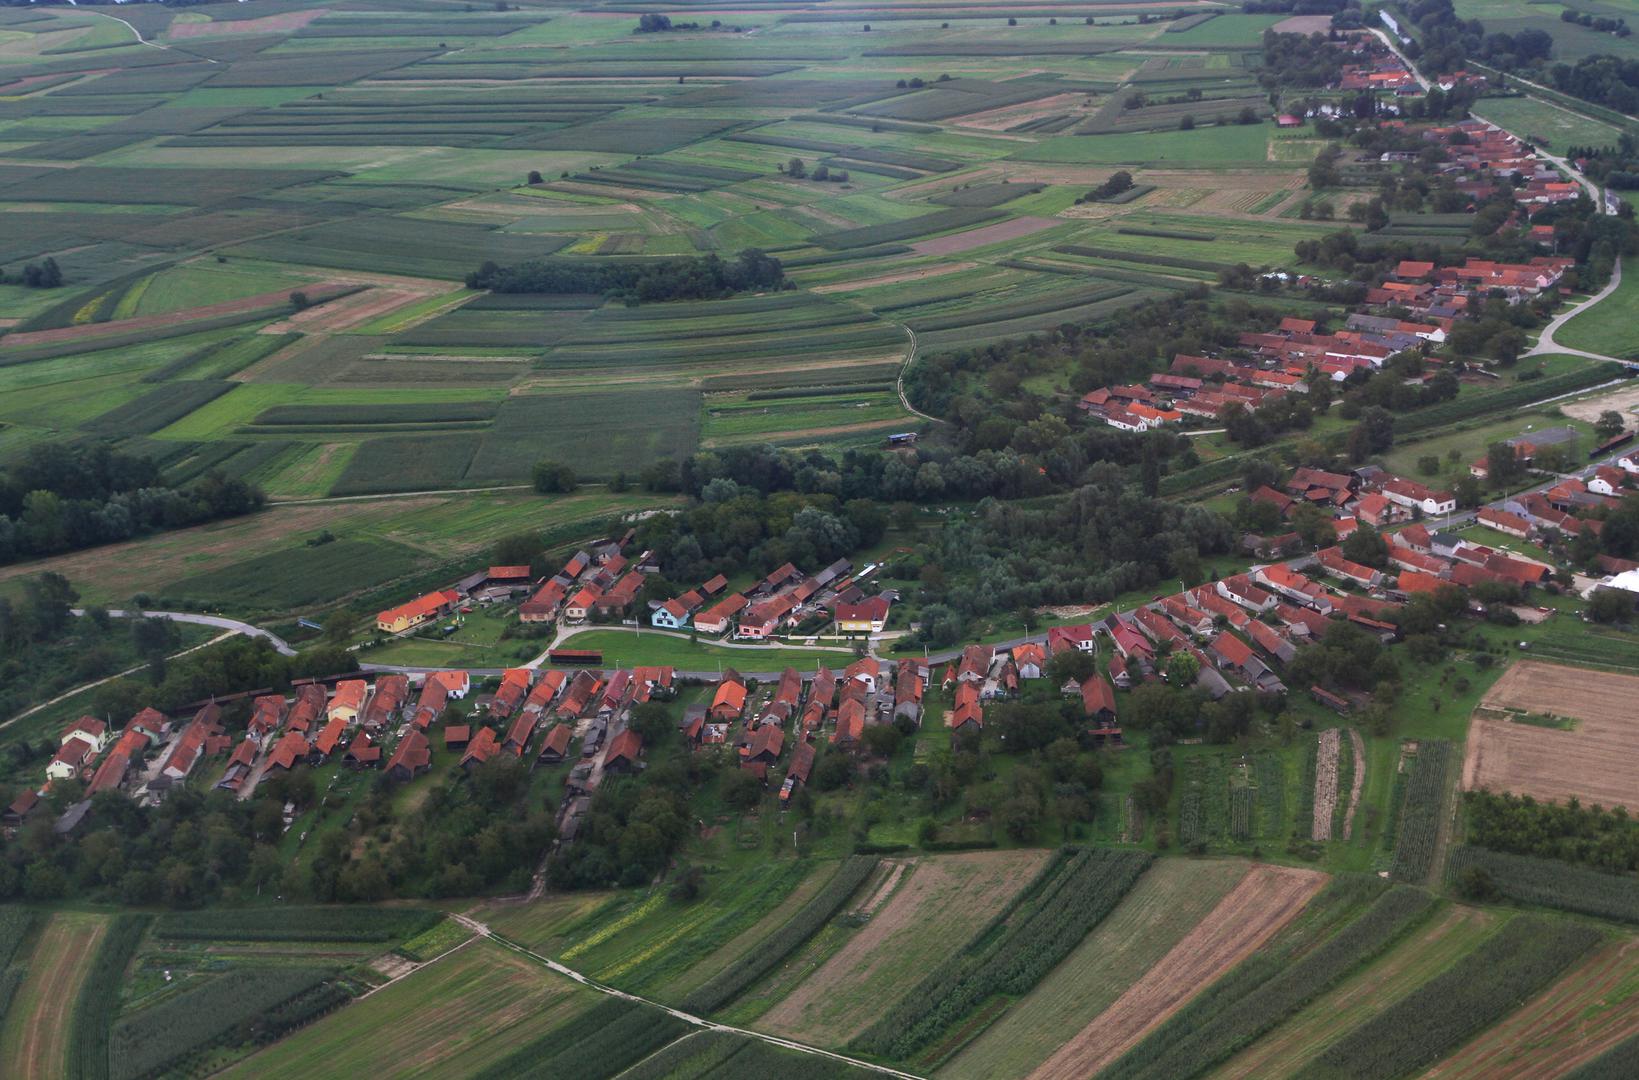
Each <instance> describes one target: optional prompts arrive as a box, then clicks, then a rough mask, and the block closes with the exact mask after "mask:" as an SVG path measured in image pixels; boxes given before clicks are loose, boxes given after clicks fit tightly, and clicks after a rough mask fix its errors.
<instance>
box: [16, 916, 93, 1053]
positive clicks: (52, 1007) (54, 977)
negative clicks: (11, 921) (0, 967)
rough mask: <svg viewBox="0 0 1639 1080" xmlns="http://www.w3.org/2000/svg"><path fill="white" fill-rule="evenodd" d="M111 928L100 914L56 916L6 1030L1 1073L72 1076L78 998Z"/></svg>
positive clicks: (40, 944)
mask: <svg viewBox="0 0 1639 1080" xmlns="http://www.w3.org/2000/svg"><path fill="white" fill-rule="evenodd" d="M107 928H108V920H107V919H106V918H103V917H102V916H99V915H85V914H79V913H66V912H65V913H61V914H57V915H53V916H51V920H50V922H48V923H46V927H45V930H44V931H43V932H42V933H41V934H40V940H39V941H37V942H35V945H34V952H33V954H32V956H31V959H30V962H29V965H28V977H27V978H25V979H24V980H23V984H22V985H21V986H20V987H18V988H17V992H16V997H14V998H13V999H12V1002H11V1007H10V1008H9V1009H8V1010H7V1013H6V1018H7V1022H6V1025H5V1028H4V1030H3V1031H0V1047H4V1052H3V1053H0V1075H4V1076H6V1077H10V1078H12V1080H48V1078H53V1077H59V1076H65V1075H67V1063H68V1043H69V1040H70V1039H71V1038H72V1037H73V1024H72V1016H73V1012H74V1002H75V1001H76V999H78V997H79V994H80V983H81V982H82V981H83V980H84V978H85V976H86V973H87V972H89V971H90V970H91V958H92V957H93V956H95V955H96V953H97V946H98V945H100V944H101V943H102V937H103V933H104V931H106V930H107Z"/></svg>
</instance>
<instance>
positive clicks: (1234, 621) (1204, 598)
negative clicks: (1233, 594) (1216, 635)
mask: <svg viewBox="0 0 1639 1080" xmlns="http://www.w3.org/2000/svg"><path fill="white" fill-rule="evenodd" d="M1216 589H1217V586H1216V585H1197V586H1196V587H1195V588H1193V589H1190V590H1189V591H1188V592H1187V593H1186V595H1187V596H1188V597H1189V598H1190V600H1192V601H1193V602H1194V603H1195V606H1196V607H1198V608H1200V609H1201V610H1202V611H1205V612H1207V613H1208V614H1209V615H1211V616H1212V617H1213V619H1214V621H1216V620H1217V619H1218V618H1220V617H1221V618H1223V619H1224V620H1225V621H1226V622H1228V623H1229V625H1230V626H1245V625H1246V621H1247V619H1249V618H1250V617H1251V616H1249V615H1247V613H1246V612H1245V611H1244V610H1242V609H1241V608H1239V607H1237V606H1236V605H1235V604H1233V603H1231V602H1230V601H1228V600H1226V599H1224V598H1223V597H1222V596H1220V595H1219V594H1218V592H1217V591H1216Z"/></svg>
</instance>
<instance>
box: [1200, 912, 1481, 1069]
mask: <svg viewBox="0 0 1639 1080" xmlns="http://www.w3.org/2000/svg"><path fill="white" fill-rule="evenodd" d="M1496 928H1497V919H1496V917H1495V916H1492V915H1489V914H1487V913H1485V912H1482V911H1479V910H1477V909H1475V908H1468V907H1453V908H1450V909H1449V910H1447V911H1446V912H1444V913H1443V914H1438V915H1436V917H1435V918H1434V919H1433V921H1431V922H1430V923H1429V924H1428V925H1427V926H1425V927H1423V928H1422V929H1420V930H1419V931H1417V932H1416V933H1414V934H1412V935H1411V936H1410V937H1408V938H1407V939H1406V940H1405V941H1403V942H1401V943H1400V944H1399V945H1397V946H1396V947H1395V948H1393V949H1391V950H1390V951H1389V952H1388V953H1387V954H1385V955H1384V956H1383V957H1382V958H1381V959H1380V960H1378V961H1377V962H1376V963H1375V964H1372V965H1371V966H1370V967H1368V968H1367V969H1366V970H1364V971H1362V972H1359V973H1358V974H1356V975H1354V976H1353V977H1351V978H1349V979H1347V980H1346V981H1344V982H1343V983H1342V984H1341V985H1339V986H1338V987H1336V988H1335V989H1333V990H1331V991H1329V992H1328V993H1325V994H1322V995H1321V996H1320V997H1318V998H1316V999H1315V1000H1314V1001H1312V1002H1310V1003H1309V1004H1308V1005H1307V1006H1305V1007H1304V1008H1303V1009H1302V1010H1301V1011H1300V1012H1299V1013H1298V1014H1297V1015H1296V1016H1293V1017H1292V1018H1291V1019H1290V1020H1288V1021H1286V1022H1285V1023H1284V1024H1281V1025H1280V1026H1278V1027H1276V1028H1275V1029H1274V1030H1273V1031H1271V1032H1269V1033H1268V1034H1267V1035H1265V1036H1264V1037H1263V1038H1262V1039H1259V1040H1258V1041H1257V1042H1256V1043H1255V1044H1253V1045H1252V1046H1251V1047H1249V1048H1247V1049H1246V1050H1244V1051H1242V1052H1241V1053H1239V1054H1237V1055H1235V1056H1234V1057H1233V1058H1231V1059H1230V1060H1229V1061H1228V1062H1226V1063H1225V1064H1224V1065H1223V1066H1222V1067H1221V1068H1218V1069H1216V1070H1214V1071H1213V1072H1212V1073H1210V1074H1209V1075H1210V1076H1212V1077H1214V1078H1215V1080H1231V1078H1234V1080H1264V1078H1266V1077H1269V1078H1273V1077H1284V1076H1304V1075H1307V1074H1308V1071H1309V1070H1310V1068H1311V1067H1312V1066H1313V1064H1314V1061H1315V1059H1316V1058H1317V1057H1319V1056H1320V1054H1321V1053H1322V1052H1323V1051H1324V1050H1325V1049H1326V1048H1327V1047H1328V1046H1329V1045H1330V1044H1331V1043H1332V1042H1334V1041H1335V1040H1336V1039H1337V1038H1338V1037H1339V1036H1341V1035H1342V1034H1343V1033H1344V1032H1346V1031H1348V1030H1349V1029H1350V1028H1352V1027H1354V1026H1355V1025H1357V1024H1359V1023H1361V1022H1362V1021H1365V1020H1367V1019H1370V1018H1371V1017H1372V1016H1375V1015H1376V1014H1377V1012H1378V1011H1379V1010H1381V1009H1382V1008H1383V1006H1384V1005H1386V1004H1387V1003H1389V1002H1392V1001H1398V1000H1399V999H1400V998H1402V997H1404V996H1405V995H1406V994H1408V993H1410V992H1411V991H1413V990H1415V989H1416V988H1417V987H1419V986H1421V985H1422V984H1423V983H1425V982H1427V981H1428V980H1429V979H1430V978H1432V977H1434V976H1435V975H1438V974H1439V973H1440V972H1442V971H1444V970H1445V969H1446V968H1448V967H1450V966H1451V965H1452V964H1453V963H1455V962H1456V961H1457V960H1458V959H1460V958H1461V957H1463V956H1465V955H1467V954H1468V953H1469V952H1470V951H1471V950H1472V949H1473V948H1474V947H1475V946H1476V945H1478V944H1479V943H1480V942H1481V941H1483V940H1484V939H1485V938H1487V937H1488V936H1490V934H1491V933H1492V932H1493V931H1494V930H1495V929H1496Z"/></svg>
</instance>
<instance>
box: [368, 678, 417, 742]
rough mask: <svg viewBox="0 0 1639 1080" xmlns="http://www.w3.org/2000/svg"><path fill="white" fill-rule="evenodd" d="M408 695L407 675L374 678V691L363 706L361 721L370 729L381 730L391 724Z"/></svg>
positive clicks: (408, 681) (408, 683) (408, 680)
mask: <svg viewBox="0 0 1639 1080" xmlns="http://www.w3.org/2000/svg"><path fill="white" fill-rule="evenodd" d="M409 697H410V677H409V676H408V675H383V676H382V677H381V678H379V679H377V680H376V689H375V693H373V694H371V695H370V704H369V705H367V706H365V709H364V717H363V720H362V723H363V724H364V726H365V728H367V729H369V730H371V731H382V730H385V729H386V728H388V727H390V726H392V724H393V723H394V722H395V721H396V720H397V719H398V715H399V713H400V712H401V711H403V709H404V703H405V701H407V700H408V699H409Z"/></svg>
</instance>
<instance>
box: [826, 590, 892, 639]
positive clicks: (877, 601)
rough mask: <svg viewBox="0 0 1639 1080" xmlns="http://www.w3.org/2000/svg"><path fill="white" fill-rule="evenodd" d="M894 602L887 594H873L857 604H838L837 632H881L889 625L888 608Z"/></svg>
mask: <svg viewBox="0 0 1639 1080" xmlns="http://www.w3.org/2000/svg"><path fill="white" fill-rule="evenodd" d="M890 607H892V604H891V603H890V601H889V600H888V598H887V597H886V596H872V597H869V598H867V599H865V600H861V601H860V602H859V603H857V604H838V605H837V610H836V624H837V633H839V634H864V633H871V634H880V633H882V630H883V628H884V627H886V626H887V625H888V610H889V608H890Z"/></svg>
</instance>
